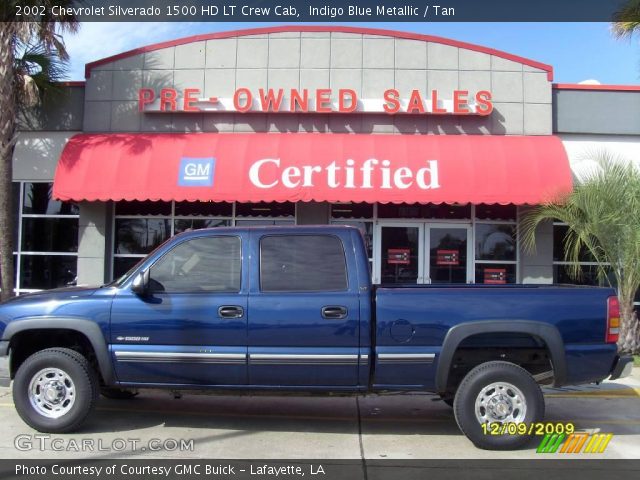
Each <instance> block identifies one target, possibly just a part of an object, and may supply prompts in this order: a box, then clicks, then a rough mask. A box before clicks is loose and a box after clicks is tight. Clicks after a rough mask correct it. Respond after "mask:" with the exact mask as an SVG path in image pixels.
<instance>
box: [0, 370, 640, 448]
mask: <svg viewBox="0 0 640 480" xmlns="http://www.w3.org/2000/svg"><path fill="white" fill-rule="evenodd" d="M545 397H546V406H547V409H546V418H545V421H547V422H563V423H566V422H572V423H573V424H575V426H576V428H577V430H578V431H584V432H587V433H613V438H612V439H611V441H610V443H609V444H608V446H607V448H606V450H605V452H604V453H602V454H595V455H594V454H586V453H580V454H573V455H572V458H601V459H604V458H607V459H640V447H639V445H640V368H634V372H633V375H632V376H631V377H628V378H626V379H621V380H617V381H615V382H604V383H603V384H602V385H599V386H596V385H589V386H582V387H571V388H563V389H545ZM436 398H437V397H434V396H430V395H386V396H385V395H372V396H366V397H359V398H355V397H330V398H326V397H270V396H248V395H245V396H235V395H223V396H211V395H185V396H183V397H182V398H181V399H174V398H173V397H172V396H171V395H169V394H168V393H167V392H157V391H142V392H141V393H140V395H139V396H138V397H136V398H134V399H132V400H107V399H104V398H103V399H101V400H100V402H99V404H98V407H97V410H96V411H95V412H94V414H93V415H92V416H91V417H90V419H89V420H88V421H87V423H86V424H85V425H84V427H83V429H82V430H81V431H79V432H76V433H71V434H65V435H41V434H38V432H36V431H34V430H32V429H30V428H29V427H27V426H26V425H25V424H24V423H23V422H22V421H21V419H20V418H19V417H18V415H17V413H16V411H15V408H14V406H13V402H12V399H11V390H10V389H9V388H0V425H1V426H2V435H1V436H0V458H8V459H33V458H56V459H58V458H59V459H62V458H74V459H78V458H91V459H113V458H123V457H124V458H143V459H151V458H181V459H200V458H203V459H204V458H226V459H281V458H286V459H367V460H369V459H371V460H374V459H495V458H499V459H523V458H540V455H541V454H537V453H536V451H535V450H536V446H537V445H536V444H535V443H532V444H531V445H530V446H529V447H527V448H525V449H522V450H518V451H513V452H490V451H485V450H479V449H477V448H475V447H474V446H473V445H472V444H471V442H469V441H468V440H467V439H466V438H465V437H464V436H463V435H462V434H461V433H460V431H459V430H458V427H457V425H456V422H455V419H454V416H453V412H452V410H451V408H450V407H448V406H447V405H445V404H444V403H443V402H441V401H436ZM546 457H547V458H549V456H548V455H547V456H546ZM554 458H556V459H557V458H561V455H560V456H558V455H555V456H554Z"/></svg>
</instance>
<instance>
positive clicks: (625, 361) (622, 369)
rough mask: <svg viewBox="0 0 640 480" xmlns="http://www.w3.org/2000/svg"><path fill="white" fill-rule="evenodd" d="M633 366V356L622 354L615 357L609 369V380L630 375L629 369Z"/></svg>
mask: <svg viewBox="0 0 640 480" xmlns="http://www.w3.org/2000/svg"><path fill="white" fill-rule="evenodd" d="M632 368H633V357H632V356H630V355H629V356H624V357H617V358H616V361H615V363H614V364H613V370H611V377H609V380H616V379H618V378H624V377H628V376H629V375H631V369H632Z"/></svg>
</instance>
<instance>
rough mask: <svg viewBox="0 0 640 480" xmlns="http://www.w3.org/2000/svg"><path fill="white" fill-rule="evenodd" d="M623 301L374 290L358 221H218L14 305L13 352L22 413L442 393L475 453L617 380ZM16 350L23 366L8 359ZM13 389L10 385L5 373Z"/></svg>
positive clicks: (540, 291) (622, 368)
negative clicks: (546, 392) (118, 404)
mask: <svg viewBox="0 0 640 480" xmlns="http://www.w3.org/2000/svg"><path fill="white" fill-rule="evenodd" d="M618 317H619V307H618V300H617V298H616V296H615V292H614V291H613V290H612V289H607V288H594V287H558V286H534V285H508V286H507V285H504V286H497V285H465V286H460V285H445V286H442V285H433V286H392V287H385V286H373V285H372V284H371V276H370V273H369V262H368V259H367V254H366V250H365V244H364V240H363V238H362V236H361V234H360V232H359V231H358V230H357V229H355V228H352V227H340V226H317V227H304V226H298V227H259V228H258V227H257V228H216V229H205V230H197V231H193V232H187V233H183V234H180V235H177V236H175V237H173V238H171V239H170V240H168V241H167V242H165V243H164V244H163V245H161V246H160V247H158V248H157V249H156V250H155V251H154V252H153V253H151V254H150V255H149V256H148V257H146V258H145V259H144V260H142V261H141V262H140V263H139V264H138V265H136V266H135V267H134V268H133V269H132V270H130V271H129V272H128V273H126V274H125V275H124V276H122V277H121V278H119V279H117V280H116V281H114V282H113V283H111V284H108V285H104V286H102V287H100V288H80V287H77V288H65V289H60V290H50V291H46V292H40V293H35V294H30V295H24V296H20V297H16V298H13V299H11V300H9V301H7V302H5V303H4V304H2V305H1V306H0V335H1V343H0V355H2V358H3V359H4V364H5V365H6V366H7V367H6V369H7V370H8V371H7V372H6V373H5V375H6V377H7V380H8V378H11V379H13V399H14V403H15V407H16V410H17V412H18V414H19V415H20V417H22V419H23V420H24V421H25V422H26V423H27V424H29V425H30V426H31V427H33V428H35V429H36V430H39V431H41V432H69V431H73V430H75V429H78V428H79V427H80V425H81V424H82V423H83V422H84V421H85V419H86V417H87V416H88V415H89V413H90V412H91V410H92V409H93V407H94V405H95V404H96V401H97V399H98V396H99V395H100V393H102V394H103V395H105V396H106V397H110V398H118V397H119V398H126V397H130V396H132V395H134V394H135V390H136V389H141V388H160V389H167V390H178V389H184V390H204V389H209V390H211V391H216V390H218V391H221V390H227V391H228V390H237V391H244V392H250V391H254V392H255V391H262V392H271V393H273V392H275V393H277V394H282V395H285V394H295V393H305V394H306V393H334V394H335V393H339V394H366V393H382V392H416V391H419V392H433V393H436V394H438V395H440V397H441V398H442V400H443V401H444V402H446V403H447V404H449V405H452V406H453V410H454V414H455V418H456V421H457V422H458V425H459V427H460V430H462V432H463V433H464V434H465V435H466V436H467V437H468V438H469V439H470V440H471V441H472V442H473V443H474V444H475V445H476V446H478V447H480V448H487V449H514V448H519V447H521V446H523V445H525V444H526V443H527V441H528V440H529V437H528V436H526V435H521V436H518V435H485V434H484V432H483V428H482V427H483V425H484V426H485V428H486V424H487V423H491V424H493V423H495V422H498V423H503V424H504V423H507V422H508V423H526V424H531V423H534V422H540V421H542V420H543V417H544V397H543V395H542V391H541V389H540V385H541V384H542V385H545V384H548V385H554V386H562V385H574V384H581V383H590V382H599V381H601V380H604V379H607V378H611V379H616V378H620V377H622V376H625V375H628V374H629V373H630V371H631V366H632V359H631V357H621V356H619V355H618V353H617V349H616V340H617V331H618V328H617V327H618V321H619V318H618ZM7 359H8V360H9V361H8V362H7ZM5 383H7V382H6V381H5Z"/></svg>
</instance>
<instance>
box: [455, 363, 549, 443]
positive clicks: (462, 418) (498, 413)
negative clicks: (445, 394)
mask: <svg viewBox="0 0 640 480" xmlns="http://www.w3.org/2000/svg"><path fill="white" fill-rule="evenodd" d="M453 410H454V415H455V417H456V422H458V426H459V427H460V430H462V433H464V434H465V435H466V436H467V438H469V440H471V441H472V442H473V444H474V445H475V446H476V447H478V448H483V449H486V450H514V449H517V448H520V447H523V446H524V445H526V444H527V443H528V442H529V441H530V440H531V438H532V437H531V436H530V435H526V434H525V435H521V434H518V429H517V425H519V424H525V425H531V424H532V423H536V422H540V421H542V419H543V417H544V397H543V395H542V391H541V390H540V387H539V386H538V384H537V383H536V381H535V380H534V379H533V377H532V376H531V375H530V374H529V372H527V371H526V370H525V369H524V368H521V367H519V366H518V365H515V364H513V363H509V362H499V361H496V362H487V363H483V364H482V365H478V366H477V367H475V368H474V369H473V370H471V371H470V372H469V373H468V374H467V375H466V376H465V377H464V379H463V380H462V382H461V383H460V386H459V387H458V391H457V392H456V396H455V399H454V402H453ZM525 431H528V428H526V429H525Z"/></svg>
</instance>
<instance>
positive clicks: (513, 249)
mask: <svg viewBox="0 0 640 480" xmlns="http://www.w3.org/2000/svg"><path fill="white" fill-rule="evenodd" d="M517 213H518V211H517V207H516V206H515V205H476V206H475V207H474V239H475V245H474V247H475V283H484V284H488V285H500V284H506V283H516V282H517V279H518V224H517V218H518V215H517Z"/></svg>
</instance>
